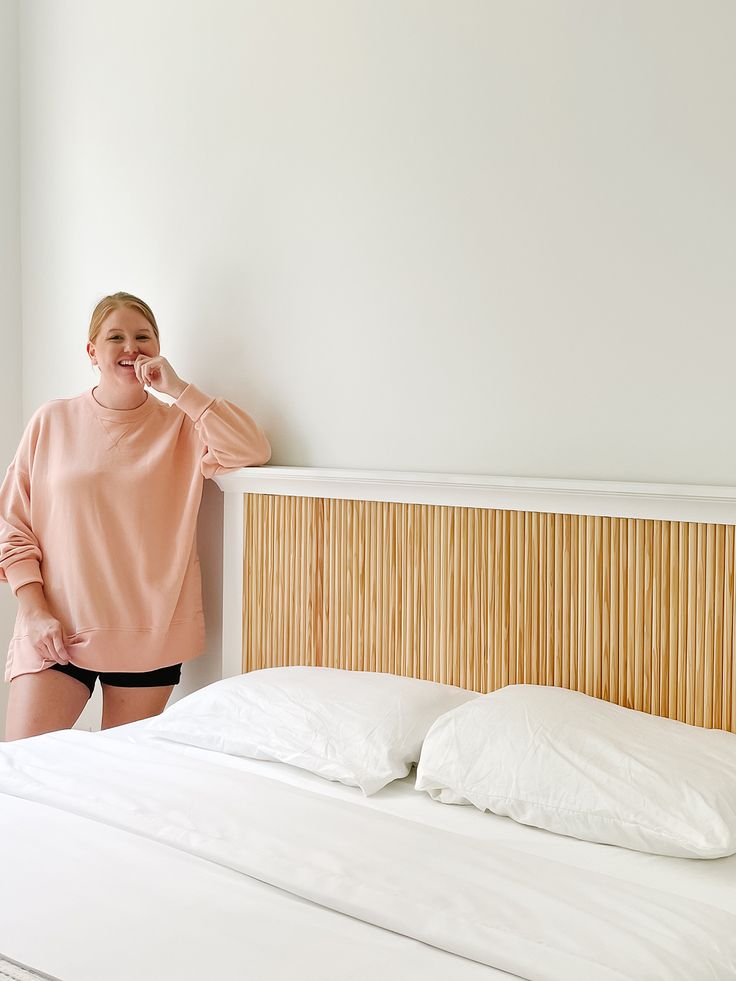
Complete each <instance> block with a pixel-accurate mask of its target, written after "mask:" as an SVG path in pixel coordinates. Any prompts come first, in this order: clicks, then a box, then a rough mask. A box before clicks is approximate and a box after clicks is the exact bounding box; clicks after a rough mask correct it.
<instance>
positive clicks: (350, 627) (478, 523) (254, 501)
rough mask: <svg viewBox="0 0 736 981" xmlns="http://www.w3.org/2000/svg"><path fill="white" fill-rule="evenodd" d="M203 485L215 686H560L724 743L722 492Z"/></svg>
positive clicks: (351, 477)
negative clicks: (322, 673)
mask: <svg viewBox="0 0 736 981" xmlns="http://www.w3.org/2000/svg"><path fill="white" fill-rule="evenodd" d="M217 482H218V484H219V485H220V487H221V488H222V489H223V491H225V553H224V563H225V566H224V603H223V651H224V654H223V674H224V675H226V676H227V675H232V674H236V673H240V672H241V671H248V670H253V669H255V668H261V667H270V666H276V665H284V664H316V665H328V666H334V667H343V668H351V669H355V670H370V671H389V672H392V673H394V674H403V675H411V676H413V677H417V678H428V679H430V680H433V681H442V682H445V683H448V684H454V685H460V686H462V687H465V688H472V689H475V690H477V691H481V692H487V691H492V690H494V689H496V688H499V687H501V686H503V685H507V684H514V683H521V682H527V683H533V684H546V685H557V686H562V687H564V688H571V689H574V690H577V691H582V692H586V693H587V694H590V695H595V696H597V697H599V698H603V699H606V700H608V701H612V702H616V703H617V704H620V705H625V706H628V707H630V708H635V709H639V710H642V711H645V712H651V713H654V714H657V715H664V716H669V717H670V718H674V719H679V720H681V721H684V722H689V723H692V724H695V725H702V726H709V727H715V728H723V729H728V730H730V731H736V715H735V713H734V699H735V698H736V672H735V671H734V642H735V638H734V607H735V604H736V593H735V583H734V571H735V568H736V566H735V554H734V525H735V524H736V489H733V488H727V487H700V486H691V485H654V484H622V483H612V482H602V481H559V480H532V479H514V478H504V477H483V476H474V475H472V476H468V475H457V474H404V473H382V472H361V471H341V470H302V469H296V468H281V467H262V468H257V469H255V468H254V469H247V470H241V471H238V472H236V473H231V474H226V475H223V476H221V477H218V478H217Z"/></svg>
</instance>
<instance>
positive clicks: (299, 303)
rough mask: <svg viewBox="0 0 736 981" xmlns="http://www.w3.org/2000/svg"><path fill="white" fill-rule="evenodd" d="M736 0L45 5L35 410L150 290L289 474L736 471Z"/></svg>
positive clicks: (164, 318)
mask: <svg viewBox="0 0 736 981" xmlns="http://www.w3.org/2000/svg"><path fill="white" fill-rule="evenodd" d="M735 34H736V4H734V3H732V2H731V0H703V2H700V3H693V2H692V0H639V2H637V3H606V2H603V0H593V2H591V0H547V2H543V3H542V2H539V0H459V2H457V0H372V2H371V3H366V2H364V0H309V2H308V3H305V2H304V0H279V2H277V3H263V2H262V0H239V2H233V0H227V2H226V0H214V2H212V0H207V2H204V0H202V2H194V0H189V2H184V3H182V2H181V0H157V2H155V3H150V2H149V0H124V2H123V0H119V2H114V0H108V2H106V3H104V4H100V3H97V2H95V0H25V2H24V3H23V4H22V66H23V95H22V118H23V187H24V190H23V210H22V218H23V229H24V249H23V269H24V274H23V276H24V278H23V282H24V293H23V296H24V345H25V347H24V354H25V358H24V411H25V413H26V415H28V414H29V413H30V411H31V410H32V409H33V408H34V407H35V406H36V405H37V404H38V403H40V402H42V401H43V400H45V399H48V398H49V397H52V396H54V395H68V394H73V393H76V392H77V391H78V390H79V389H80V387H81V386H84V385H86V384H88V383H89V382H90V374H89V371H88V369H87V367H86V364H85V359H84V356H83V342H84V327H85V318H86V317H87V314H88V312H89V310H90V308H91V306H92V304H93V302H94V300H95V299H96V298H97V297H98V296H99V295H101V294H102V293H104V292H106V291H108V290H113V289H119V288H122V289H129V290H131V291H133V292H136V291H137V292H139V293H141V294H143V295H144V296H145V297H147V298H148V299H149V300H150V302H151V303H152V305H153V307H154V309H155V310H156V311H157V312H158V314H159V315H160V318H161V326H162V330H163V336H164V339H165V344H164V347H165V350H167V351H168V353H169V354H170V355H171V359H172V361H173V362H174V364H175V367H176V368H177V370H180V372H181V373H182V374H183V375H184V376H185V377H191V378H194V379H196V380H197V382H198V383H199V384H200V385H201V386H202V387H203V388H205V389H209V390H211V391H213V392H214V391H216V392H218V393H222V394H223V395H226V396H230V397H233V398H235V399H239V400H240V401H241V402H242V403H243V404H244V405H246V406H247V407H248V408H249V409H251V410H253V411H254V412H255V414H256V415H257V416H258V417H259V418H260V419H262V420H263V422H264V423H265V424H266V425H267V426H268V429H269V432H270V434H271V436H272V437H273V442H274V446H275V455H274V462H275V463H281V464H287V463H288V464H295V465H314V466H340V467H368V468H390V469H397V470H401V469H416V470H446V471H458V472H462V471H467V472H480V473H503V474H515V475H540V476H562V477H592V478H595V477H599V478H613V479H615V478H620V479H632V480H652V481H656V480H662V481H697V482H703V483H708V482H714V483H736V455H734V453H732V452H731V446H732V443H733V438H732V417H733V397H732V385H731V378H732V370H733V369H732V365H733V363H734V355H736V341H734V331H733V330H732V316H733V310H734V306H735V302H734V301H736V277H734V276H733V269H734V266H735V260H736V238H735V236H736V231H735V230H736V196H734V194H733V174H734V173H735V172H736V136H735V130H734V127H733V125H732V123H731V115H732V109H733V104H734V96H735V95H736V92H735V91H734V90H735V88H736V61H735V60H734V59H733V57H732V54H733V38H734V35H735Z"/></svg>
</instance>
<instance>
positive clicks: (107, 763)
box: [0, 731, 736, 981]
mask: <svg viewBox="0 0 736 981" xmlns="http://www.w3.org/2000/svg"><path fill="white" fill-rule="evenodd" d="M205 755H207V757H208V758H207V759H202V760H201V761H200V760H199V759H197V760H195V759H193V758H191V757H188V756H185V755H183V754H181V753H180V752H177V749H176V746H174V745H170V744H169V745H167V744H164V743H161V742H159V741H154V740H151V741H150V742H149V743H147V744H143V743H141V742H135V743H131V742H126V741H123V740H116V739H115V738H109V737H108V738H104V737H103V738H101V737H100V735H99V734H92V733H84V732H77V731H68V732H60V733H53V734H49V735H46V736H41V737H36V738H34V739H28V740H23V741H21V742H18V743H13V744H6V745H0V793H4V794H9V795H12V796H16V797H22V798H24V799H27V800H32V801H36V802H38V803H41V804H45V805H48V806H49V807H52V808H59V809H61V810H63V811H66V812H71V813H74V814H77V815H79V816H81V817H83V818H85V819H88V820H93V821H97V822H101V823H103V824H107V825H111V826H114V827H117V828H122V829H124V830H126V831H129V832H131V833H134V834H139V835H143V836H145V837H147V838H150V839H154V840H156V841H159V842H161V843H163V844H165V845H168V846H171V847H175V848H178V849H181V850H183V851H186V852H189V853H190V854H194V855H197V856H199V857H201V858H203V859H206V860H208V861H211V862H215V863H217V864H220V865H223V866H225V867H227V868H230V869H235V870H237V871H240V872H242V873H244V874H246V875H249V876H251V877H253V878H255V879H258V880H260V881H263V882H267V883H269V884H271V885H273V886H276V887H278V888H280V889H283V890H285V891H287V892H289V893H292V894H294V895H296V896H299V897H301V898H303V899H307V900H309V901H311V902H314V903H317V904H319V905H321V906H325V907H327V908H330V909H333V910H337V911H338V912H342V913H345V914H347V915H349V916H353V917H356V918H357V919H360V920H363V921H365V922H368V923H372V924H374V925H377V926H380V927H383V928H385V929H387V930H391V931H393V932H395V933H400V934H404V935H406V936H409V937H412V938H414V939H416V940H420V941H422V942H424V943H427V944H429V945H431V946H434V947H438V948H440V949H443V950H446V951H448V952H450V953H454V954H458V955H460V956H463V957H466V958H468V959H470V960H474V961H477V962H479V963H481V964H486V965H488V966H490V967H495V968H499V969H501V970H505V971H508V972H510V973H512V974H516V975H519V976H521V977H525V978H533V979H534V981H597V979H600V981H613V979H622V978H647V979H651V981H656V979H662V981H678V979H682V981H700V979H703V981H705V979H708V981H720V979H723V981H725V979H733V977H734V976H736V916H734V915H732V914H730V913H727V912H725V911H723V910H719V909H717V908H715V907H711V906H708V905H706V904H704V903H700V902H697V901H694V900H689V899H686V898H684V897H681V896H674V895H669V894H667V893H665V892H662V891H660V890H655V889H650V888H647V887H644V886H641V885H639V884H633V883H627V882H624V881H622V880H619V879H616V878H614V877H612V876H607V875H603V874H601V873H596V872H591V871H588V870H583V869H579V868H575V867H573V866H570V865H566V864H564V863H562V862H557V861H553V860H550V859H542V858H539V857H536V856H532V855H529V854H526V853H524V852H521V851H517V850H515V849H512V848H509V847H506V846H501V845H499V844H496V843H491V842H482V841H479V840H476V839H472V838H468V837H466V836H464V835H459V834H454V833H452V832H450V831H446V830H440V829H437V828H433V827H429V826H427V825H424V824H420V823H418V822H415V821H411V820H408V819H406V818H399V817H396V816H393V815H388V814H385V813H383V812H381V811H378V810H375V809H372V808H370V807H367V806H365V804H364V803H362V801H361V800H356V803H355V804H353V803H350V802H346V801H345V800H339V799H336V798H334V797H330V796H323V795H321V794H319V793H316V792H311V791H307V790H304V789H301V788H297V787H293V786H290V785H288V784H284V783H281V782H279V781H277V780H274V779H271V778H268V777H263V776H258V775H254V774H252V773H248V772H244V771H238V770H234V769H232V768H229V767H225V766H222V765H219V764H218V763H217V755H216V754H214V753H212V754H205V753H204V752H203V757H204V756H205ZM210 757H211V759H210ZM356 796H358V797H359V792H358V791H356ZM438 806H442V805H438Z"/></svg>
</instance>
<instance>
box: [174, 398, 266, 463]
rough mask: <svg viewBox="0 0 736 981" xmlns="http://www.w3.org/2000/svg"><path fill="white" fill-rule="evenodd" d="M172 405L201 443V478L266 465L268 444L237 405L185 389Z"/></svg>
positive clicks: (254, 424)
mask: <svg viewBox="0 0 736 981" xmlns="http://www.w3.org/2000/svg"><path fill="white" fill-rule="evenodd" d="M174 405H176V406H178V407H179V408H180V409H181V410H182V411H183V412H185V413H186V414H187V415H188V416H189V418H190V419H191V420H192V421H193V422H194V428H195V429H196V430H197V432H198V434H199V438H200V440H201V441H202V451H203V455H202V459H201V461H200V467H201V471H202V475H203V476H204V477H214V476H216V475H217V474H220V473H225V472H226V471H228V470H238V469H240V467H257V466H261V465H262V464H264V463H268V461H269V460H270V458H271V444H270V443H269V442H268V439H267V438H266V435H265V433H264V432H263V430H262V429H261V428H260V426H258V425H257V423H256V422H255V421H254V420H253V419H252V418H251V417H250V416H249V415H248V413H247V412H244V411H243V410H242V409H241V408H239V407H238V406H237V405H234V404H233V403H232V402H227V401H226V400H225V399H216V398H213V397H212V396H211V395H205V393H204V392H202V391H200V390H199V389H198V388H197V387H196V386H195V385H191V384H190V385H187V387H186V388H185V389H184V391H183V392H182V393H181V395H180V396H179V398H178V399H177V400H176V402H175V403H174Z"/></svg>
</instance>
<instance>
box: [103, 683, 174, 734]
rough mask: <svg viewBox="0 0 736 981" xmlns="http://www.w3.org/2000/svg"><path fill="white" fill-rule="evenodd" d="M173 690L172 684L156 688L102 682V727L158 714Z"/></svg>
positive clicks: (106, 727) (121, 724)
mask: <svg viewBox="0 0 736 981" xmlns="http://www.w3.org/2000/svg"><path fill="white" fill-rule="evenodd" d="M173 690H174V686H173V685H161V686H160V687H156V688H118V687H115V686H113V685H106V684H104V683H103V684H102V728H103V729H113V728H114V727H115V726H124V725H125V724H126V723H128V722H138V721H140V719H150V718H151V716H152V715H160V713H161V712H163V710H164V709H165V708H166V703H167V702H168V700H169V697H170V695H171V693H172V691H173Z"/></svg>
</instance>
